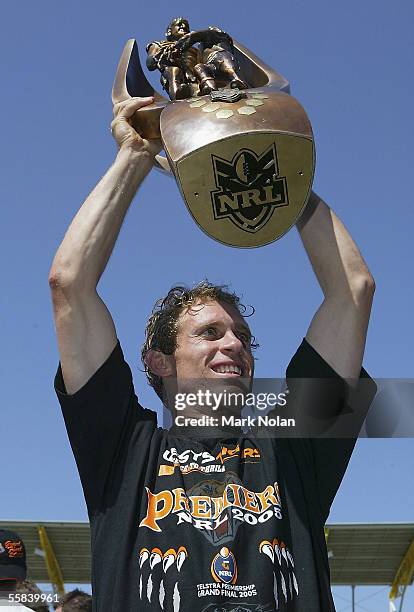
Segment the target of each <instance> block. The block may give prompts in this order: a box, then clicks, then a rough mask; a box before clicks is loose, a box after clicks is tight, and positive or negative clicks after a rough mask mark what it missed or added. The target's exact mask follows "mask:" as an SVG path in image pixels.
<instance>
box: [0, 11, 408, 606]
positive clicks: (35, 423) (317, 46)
mask: <svg viewBox="0 0 414 612" xmlns="http://www.w3.org/2000/svg"><path fill="white" fill-rule="evenodd" d="M413 12H414V11H413V5H412V3H409V2H408V0H402V1H401V2H399V3H391V2H382V1H379V2H378V1H377V2H374V0H365V1H363V2H361V1H358V0H349V1H348V2H346V3H343V2H341V3H339V2H327V1H324V0H314V1H313V2H311V3H310V2H303V1H299V0H291V1H290V2H289V3H287V2H285V3H282V2H280V3H275V2H272V1H270V0H262V1H261V2H260V4H253V3H248V2H245V1H244V2H242V3H240V4H239V5H236V4H234V3H223V2H217V0H212V1H211V2H209V3H205V8H204V6H203V5H202V3H190V2H188V1H185V2H175V3H174V8H173V9H171V3H168V2H166V1H161V2H160V1H153V2H148V3H146V4H145V5H143V3H138V2H132V1H131V0H124V2H123V3H121V4H118V5H117V6H116V7H115V5H114V4H113V3H110V2H107V1H101V2H99V3H98V2H97V1H96V0H91V1H90V2H88V3H87V4H85V3H83V2H82V3H81V2H80V1H79V0H74V1H72V2H71V3H57V2H52V1H50V0H44V1H43V2H40V3H25V4H23V5H22V4H21V3H20V4H19V3H17V4H12V3H8V4H7V5H6V6H5V7H4V8H3V18H2V25H3V33H2V35H1V37H0V45H1V47H2V49H1V57H2V60H3V66H4V68H3V96H2V102H3V122H2V137H3V147H1V149H0V156H1V167H2V170H3V181H2V191H3V197H2V217H3V222H2V230H3V231H2V240H1V243H0V248H1V261H2V281H3V282H2V286H3V291H2V295H1V301H0V309H1V310H0V315H1V322H2V334H1V337H2V347H3V354H4V357H3V360H2V364H1V366H0V381H1V388H2V392H3V399H2V411H1V432H2V437H1V438H2V439H1V457H2V459H3V464H6V465H8V466H9V467H8V470H9V471H10V468H11V469H12V474H13V484H12V487H9V488H8V493H7V495H5V494H4V490H3V495H2V496H1V497H2V499H1V508H0V517H1V518H10V519H12V518H13V519H32V520H37V519H39V520H51V519H54V520H82V519H85V518H86V511H85V506H84V502H83V498H82V491H81V488H80V484H79V481H78V477H77V474H76V471H75V466H74V461H73V458H72V456H71V452H70V449H69V445H68V442H67V438H66V433H65V431H64V427H63V422H62V418H61V415H60V412H59V408H58V404H57V401H56V399H55V396H54V394H53V390H52V380H53V375H54V371H55V367H56V363H57V358H58V357H57V349H56V342H55V338H54V330H53V323H52V316H51V307H50V300H49V292H48V285H47V275H48V270H49V267H50V263H51V260H52V257H53V254H54V252H55V250H56V248H57V246H58V244H59V242H60V240H61V239H62V237H63V235H64V232H65V229H66V227H67V225H68V223H69V222H70V220H71V218H72V217H73V215H74V214H75V212H76V210H77V209H78V207H79V206H80V205H81V203H82V201H83V200H84V198H85V197H86V195H87V194H88V192H89V191H90V190H91V189H92V187H93V186H94V184H95V183H96V182H97V180H98V179H99V178H100V177H101V176H102V174H103V173H104V172H105V170H106V169H107V167H108V166H109V165H110V164H111V162H112V160H113V158H114V155H115V144H114V143H113V141H112V138H111V134H110V131H109V124H110V119H111V103H110V91H111V87H112V80H113V77H114V74H115V70H116V66H117V62H118V59H119V56H120V53H121V51H122V48H123V45H124V43H125V42H126V40H127V39H128V38H137V40H138V43H139V48H140V51H141V54H142V53H143V52H144V47H145V45H146V43H147V42H149V41H151V40H154V39H159V38H160V37H161V36H162V34H163V32H164V31H165V27H166V25H167V23H168V22H169V20H170V18H172V17H174V16H179V15H183V16H187V17H188V18H189V19H190V22H191V25H192V27H194V28H200V27H204V26H207V25H210V24H211V25H218V26H220V27H222V28H223V29H225V30H227V31H228V32H229V33H231V34H232V35H233V37H234V38H236V39H238V40H240V42H242V43H243V44H244V45H246V46H247V47H250V48H251V49H252V50H253V51H254V52H255V53H256V54H257V55H259V56H260V57H262V58H263V59H264V60H265V61H266V62H267V63H268V64H270V65H272V66H273V67H275V68H276V69H277V70H278V71H279V72H281V73H282V74H283V75H284V76H285V77H286V78H288V79H289V81H290V82H291V87H292V93H293V95H295V96H296V97H297V98H298V99H299V100H300V102H301V103H302V104H303V106H304V107H305V109H306V111H307V113H308V115H309V117H310V119H311V122H312V125H313V129H314V134H315V141H316V151H317V167H316V175H315V181H314V188H315V190H316V191H317V192H318V193H320V195H321V196H322V197H323V198H324V199H325V200H326V201H327V202H328V203H329V204H330V205H331V206H332V207H333V208H334V209H335V211H336V212H337V214H338V215H339V216H340V217H341V218H342V219H343V221H344V222H345V224H346V225H347V227H348V228H349V229H350V231H351V233H352V235H353V236H354V238H355V240H356V242H357V243H358V245H359V246H360V248H361V250H362V253H363V255H364V257H365V259H366V261H367V263H368V265H369V267H370V269H371V271H372V273H373V275H374V277H375V280H376V284H377V292H376V296H375V303H374V308H373V313H372V320H371V325H370V330H369V334H368V340H367V348H366V354H365V360H364V363H365V367H366V368H367V369H368V370H369V371H370V372H371V374H372V375H374V376H376V377H386V378H394V377H395V378H410V377H413V369H414V368H413V361H412V343H413V325H412V312H413V309H414V296H413V284H412V240H411V233H412V228H413V221H414V219H413V216H414V215H413V207H412V183H411V181H412V177H413V156H412V142H413V123H412V121H411V116H412V103H413V85H412V78H411V75H412V56H413V37H412V23H413ZM150 79H151V80H152V82H153V83H154V84H157V86H158V76H157V75H154V74H152V75H150ZM205 277H207V278H209V279H210V280H212V281H216V282H227V283H230V284H231V286H232V287H233V288H234V289H235V290H236V291H238V292H241V293H242V294H243V296H244V301H245V302H246V303H248V304H253V305H254V306H255V307H256V314H255V316H254V318H253V320H252V326H253V329H254V331H255V334H256V335H257V337H258V339H259V341H260V343H261V348H260V349H259V352H258V361H257V366H256V373H257V375H258V376H262V377H271V376H278V375H281V374H282V373H283V372H284V368H285V366H286V364H287V362H288V361H289V359H290V357H291V355H292V354H293V352H294V351H295V349H296V348H297V345H298V344H299V342H300V341H301V338H302V337H303V336H304V334H305V333H306V329H307V326H308V324H309V321H310V319H311V317H312V315H313V313H314V312H315V310H316V308H317V307H318V305H319V303H320V300H321V293H320V290H319V288H318V285H317V283H316V280H315V278H314V276H313V273H312V270H311V268H310V265H309V263H308V261H307V259H306V255H305V253H304V251H303V249H302V247H301V244H300V241H299V239H298V236H297V232H296V230H293V231H291V232H290V233H289V234H288V235H287V236H286V237H284V238H283V239H282V240H281V241H279V242H277V243H274V244H272V245H269V246H267V247H264V248H262V249H255V250H236V249H231V248H227V247H225V246H223V245H220V244H218V243H216V242H213V241H212V240H211V239H209V238H207V236H205V235H204V234H203V233H202V232H201V231H200V230H199V229H198V228H197V227H196V226H195V224H194V223H193V221H192V220H191V219H190V217H189V215H188V213H187V211H186V208H185V206H184V203H183V202H182V200H181V197H180V195H179V192H178V188H177V187H176V185H175V183H174V181H172V180H171V179H169V178H168V177H164V176H162V175H161V174H159V173H157V172H153V173H152V174H151V175H150V176H149V177H148V178H147V179H146V181H145V183H144V184H143V186H142V188H141V190H140V191H139V194H138V196H137V197H136V199H135V201H134V203H133V205H132V207H131V209H130V211H129V213H128V216H127V219H126V222H125V224H124V227H123V229H122V232H121V236H120V238H119V241H118V244H117V246H116V249H115V251H114V253H113V256H112V258H111V261H110V263H109V266H108V269H107V271H106V273H105V276H104V278H103V279H102V282H101V286H100V291H101V295H102V297H103V298H104V299H105V301H106V302H107V304H108V306H109V308H110V310H111V312H112V314H113V317H114V319H115V322H116V325H117V331H118V336H119V338H120V339H121V342H122V345H123V348H124V352H125V354H126V356H127V359H128V361H129V363H130V365H131V367H132V369H133V372H134V379H135V383H136V387H137V391H138V393H139V395H140V397H141V400H142V403H143V404H144V405H146V406H148V407H151V408H154V407H156V406H157V400H156V398H155V395H154V394H153V392H152V391H151V390H150V389H149V388H148V387H147V385H146V381H145V378H144V376H143V374H142V372H141V371H140V369H139V367H140V366H139V361H138V355H139V347H140V345H141V343H142V340H143V330H144V324H145V321H146V318H147V317H148V315H149V313H150V310H151V307H152V304H153V302H154V301H155V299H156V298H157V297H159V296H161V295H163V294H164V293H165V291H166V290H167V289H168V288H169V287H170V286H172V285H173V284H175V283H182V282H184V283H192V282H194V281H197V280H200V279H202V278H205ZM413 447H414V445H413V441H412V439H398V440H383V439H379V440H360V441H359V443H358V446H357V449H356V451H355V453H354V455H353V458H352V460H351V463H350V466H349V469H348V472H347V474H346V477H345V479H344V482H343V484H342V488H341V490H340V492H339V494H338V496H337V498H336V501H335V503H334V506H333V509H332V513H331V516H330V521H332V522H359V521H361V522H365V521H369V522H374V521H395V522H397V521H404V522H412V521H413V509H414V494H413V489H412V485H411V483H412V474H413V471H414V453H413ZM385 491H386V492H387V495H384V492H385ZM411 590H412V589H411ZM372 592H374V591H372ZM342 595H343V592H342V591H341V592H338V595H337V603H338V610H344V611H345V610H346V609H350V608H347V607H346V606H347V604H346V603H345V602H344V601H342V600H340V598H339V597H340V596H342ZM410 597H411V599H410ZM410 602H411V606H412V607H414V598H413V593H410V592H409V593H408V595H407V597H406V602H405V606H406V608H405V609H407V610H408V609H410ZM363 605H364V608H362V607H361V608H360V609H361V610H362V609H365V610H380V609H384V610H385V609H386V591H385V592H382V593H381V594H379V595H377V596H375V597H372V598H371V599H368V600H366V601H365V602H364V604H363Z"/></svg>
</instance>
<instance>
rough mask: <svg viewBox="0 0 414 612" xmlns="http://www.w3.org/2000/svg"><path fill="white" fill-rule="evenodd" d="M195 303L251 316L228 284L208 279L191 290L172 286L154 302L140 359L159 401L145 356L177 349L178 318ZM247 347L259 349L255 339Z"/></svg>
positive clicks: (157, 381)
mask: <svg viewBox="0 0 414 612" xmlns="http://www.w3.org/2000/svg"><path fill="white" fill-rule="evenodd" d="M197 302H202V303H206V302H224V303H225V304H230V305H231V306H234V307H235V308H236V309H237V310H238V312H239V313H240V314H241V316H243V317H245V316H251V315H252V314H253V313H254V308H253V306H249V308H250V309H251V312H249V314H247V315H246V311H247V307H246V306H244V304H242V303H241V302H240V298H239V296H238V295H236V293H234V292H231V291H229V288H228V286H227V285H213V284H212V283H210V282H209V281H208V280H204V281H201V282H200V283H197V284H196V285H194V286H193V287H191V288H189V287H184V286H180V285H178V286H176V287H172V288H171V289H170V290H169V292H168V293H167V295H166V296H165V297H163V298H160V299H159V300H157V301H156V302H155V305H154V308H153V309H152V313H151V316H150V318H149V319H148V323H147V326H146V328H145V342H144V344H143V346H142V349H141V359H142V363H143V364H144V369H145V373H146V376H147V379H148V383H149V384H150V386H151V387H153V389H154V391H155V392H156V393H157V395H158V397H159V398H160V399H161V400H162V401H163V399H164V397H163V384H162V378H161V376H158V375H156V374H154V373H153V372H151V370H150V368H149V367H148V365H147V364H146V363H145V357H146V355H147V353H148V351H150V350H155V351H160V352H161V353H164V354H165V355H173V354H174V352H175V350H176V348H177V334H178V319H179V316H180V314H181V313H182V312H183V311H185V310H189V309H191V308H192V307H193V306H194V305H195V304H196V303H197ZM250 346H251V349H252V350H253V349H256V348H257V347H258V346H259V345H258V344H257V342H256V339H255V337H254V336H252V338H251V342H250Z"/></svg>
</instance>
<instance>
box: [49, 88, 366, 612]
mask: <svg viewBox="0 0 414 612" xmlns="http://www.w3.org/2000/svg"><path fill="white" fill-rule="evenodd" d="M151 102H152V98H146V99H139V98H134V99H132V100H130V101H128V102H123V103H120V104H117V105H116V106H115V108H114V120H113V122H112V132H113V135H114V137H115V139H116V141H117V144H118V146H119V152H118V154H117V157H116V160H115V162H114V164H113V165H112V167H111V168H110V169H109V171H108V172H107V174H106V175H105V176H104V178H103V179H102V180H101V181H100V182H99V184H98V185H97V186H96V188H95V189H94V190H93V191H92V193H91V194H90V196H89V197H88V198H87V200H86V201H85V203H84V204H83V206H82V207H81V208H80V210H79V212H78V213H77V215H76V216H75V218H74V220H73V221H72V223H71V225H70V227H69V229H68V231H67V233H66V236H65V238H64V240H63V242H62V244H61V246H60V247H59V249H58V251H57V253H56V256H55V259H54V262H53V264H52V269H51V272H50V286H51V290H52V298H53V305H54V313H55V322H56V330H57V337H58V345H59V352H60V358H61V367H60V368H59V371H58V374H57V377H56V383H55V384H56V389H57V393H58V396H59V400H60V402H61V405H62V408H63V414H64V418H65V422H66V426H67V429H68V433H69V437H70V442H71V445H72V449H73V451H74V455H75V458H76V462H77V465H78V469H79V472H80V477H81V481H82V485H83V489H84V493H85V498H86V502H87V507H88V513H89V517H90V522H91V533H92V587H93V595H94V604H93V605H94V610H105V611H106V610H111V611H118V610H119V611H121V610H122V611H125V610H140V611H141V610H142V611H145V610H165V611H170V610H171V611H174V612H177V611H179V610H181V611H187V610H192V611H193V610H194V612H195V611H197V612H199V611H203V612H212V611H213V610H214V611H216V610H220V611H228V612H230V611H233V612H235V611H236V610H245V611H247V610H249V611H250V610H255V611H256V612H259V611H262V612H264V611H265V610H266V611H268V612H270V611H272V610H283V611H286V610H289V611H292V610H295V612H299V611H300V612H317V611H318V612H319V611H320V610H322V611H328V610H329V611H332V610H333V609H334V607H333V602H332V597H331V593H330V589H329V568H328V559H327V552H326V546H325V540H324V534H323V526H324V522H325V520H326V518H327V516H328V513H329V507H330V505H331V503H332V500H333V498H334V495H335V493H336V491H337V488H338V486H339V484H340V481H341V479H342V476H343V473H344V471H345V469H346V465H347V463H348V460H349V457H350V454H351V452H352V448H353V445H354V443H355V441H354V440H353V439H342V440H329V439H324V440H322V439H314V440H279V439H277V438H276V437H275V436H271V437H266V438H264V437H263V438H261V437H259V436H256V435H255V434H250V433H249V432H247V433H246V434H242V433H241V432H240V431H239V432H238V433H235V432H234V431H232V432H231V434H229V433H228V432H226V431H224V432H221V435H220V437H219V438H217V437H214V434H212V435H211V437H207V438H205V437H203V435H202V433H201V432H199V433H200V435H198V430H197V429H194V428H193V429H191V431H190V432H189V431H188V430H184V431H182V432H181V435H180V432H177V428H175V429H174V428H173V429H172V430H171V431H166V430H163V429H157V427H156V415H155V413H154V412H152V411H150V410H145V409H143V408H142V407H141V406H139V404H138V401H137V399H136V396H135V394H134V390H133V387H132V378H131V373H130V370H129V368H128V366H127V364H126V363H125V361H124V360H123V356H122V351H121V348H120V346H119V344H118V341H117V336H116V331H115V325H114V322H113V320H112V318H111V315H110V313H109V311H108V309H107V308H106V306H105V304H104V303H103V301H102V299H101V298H100V297H99V295H98V293H97V284H98V281H99V279H100V277H101V275H102V273H103V271H104V269H105V267H106V264H107V261H108V259H109V257H110V254H111V252H112V249H113V247H114V244H115V241H116V239H117V237H118V233H119V231H120V228H121V225H122V222H123V219H124V216H125V214H126V212H127V209H128V207H129V205H130V203H131V201H132V199H133V197H134V195H135V192H136V190H137V188H138V186H139V185H140V183H141V182H142V180H143V179H144V177H145V176H146V175H147V174H148V172H149V171H150V169H151V167H152V164H153V158H154V156H155V155H156V154H157V153H158V151H159V148H160V143H156V142H150V141H147V140H144V139H142V138H141V137H140V136H139V134H137V133H136V132H135V131H134V130H133V129H132V127H131V125H130V123H129V120H130V118H131V117H132V115H133V114H134V112H135V111H136V110H138V109H139V108H142V107H143V106H145V105H147V104H150V103H151ZM297 227H298V230H299V232H300V235H301V238H302V241H303V244H304V247H305V249H306V251H307V254H308V256H309V258H310V260H311V263H312V266H313V269H314V271H315V274H316V276H317V278H318V281H319V283H320V285H321V287H322V290H323V293H324V301H323V303H322V305H321V306H320V308H319V310H318V311H317V312H316V314H315V316H314V318H313V320H312V322H311V325H310V327H309V330H308V332H307V334H306V339H305V340H304V341H303V343H302V345H301V347H300V348H299V350H298V352H297V353H296V355H295V356H294V358H293V359H292V361H291V363H290V365H289V368H288V372H287V375H288V379H291V380H292V381H294V380H295V379H300V378H302V377H304V378H305V377H306V378H308V379H311V385H312V379H315V378H326V379H329V380H330V381H333V383H334V385H333V388H332V386H330V387H329V392H328V394H327V396H326V402H325V403H326V405H327V407H328V418H329V417H330V415H331V414H333V415H336V414H337V413H338V412H339V411H340V410H342V408H341V407H342V406H343V405H344V403H345V402H346V401H347V396H348V392H349V388H350V387H353V391H352V394H353V395H354V396H355V395H358V392H359V391H358V390H359V384H358V378H359V376H360V374H361V362H362V356H363V352H364V346H365V338H366V331H367V326H368V320H369V314H370V309H371V303H372V297H373V292H374V282H373V279H372V277H371V275H370V273H369V271H368V269H367V267H366V265H365V263H364V261H363V259H362V257H361V255H360V253H359V251H358V249H357V247H356V245H355V244H354V242H353V241H352V238H351V237H350V236H349V234H348V232H347V231H346V229H345V227H344V226H343V224H342V223H341V221H340V220H339V219H338V218H337V217H336V216H335V214H334V213H333V212H332V211H331V210H330V209H329V208H328V206H327V205H326V204H325V203H324V202H322V200H321V199H320V198H318V197H317V196H316V195H315V194H312V195H311V198H310V202H309V205H308V208H307V212H306V213H305V214H304V215H303V216H302V218H301V220H300V222H299V223H298V224H297ZM252 344H254V343H252V336H251V332H250V329H249V326H248V325H247V323H246V321H245V320H244V318H243V316H242V308H241V307H240V304H239V301H238V299H237V297H235V296H234V295H232V294H230V293H229V292H228V291H226V290H225V289H223V288H220V287H219V288H217V287H212V286H210V285H208V284H202V285H201V286H199V287H198V288H196V289H194V290H185V289H182V288H176V289H174V290H173V291H171V292H170V293H169V295H168V296H167V298H166V299H165V300H163V301H161V303H159V304H158V306H157V308H156V309H155V311H154V314H153V316H152V317H151V319H150V321H149V324H148V326H147V332H146V342H145V345H144V349H143V356H144V360H145V364H146V368H147V371H148V374H149V378H150V382H151V383H152V384H153V386H154V388H155V390H156V391H157V393H158V394H159V395H160V397H161V398H162V399H163V401H164V402H165V403H167V404H168V401H169V400H168V387H169V383H170V382H171V381H172V382H173V383H174V384H175V386H176V387H177V388H178V389H180V390H186V391H191V390H192V386H193V384H192V383H191V381H194V380H198V381H200V380H201V381H202V382H203V381H204V382H205V381H207V384H209V382H210V381H212V382H214V383H215V384H216V383H220V384H222V383H223V381H224V382H225V383H226V384H227V383H228V384H229V385H231V386H235V387H237V386H238V385H240V384H242V382H241V381H242V379H244V380H249V379H250V378H251V377H252V374H253V358H252V352H251V350H252ZM362 375H365V376H366V374H365V373H364V372H362ZM345 380H347V381H348V382H349V385H348V384H347V383H346V382H345ZM292 386H293V390H294V391H295V389H298V386H297V385H296V386H295V384H294V382H293V385H292ZM301 390H302V391H303V389H301V387H300V385H299V393H297V396H298V397H299V396H301V397H302V400H303V398H305V399H304V406H303V411H304V412H306V409H307V402H308V400H307V394H306V392H305V393H302V394H301ZM305 391H306V389H305ZM299 399H300V398H299ZM309 402H310V403H311V400H309ZM191 410H192V411H193V413H194V414H197V413H200V412H202V411H203V409H201V408H200V410H198V407H197V405H195V406H194V405H193V406H192V407H191ZM204 410H205V409H204ZM203 433H204V434H205V432H203Z"/></svg>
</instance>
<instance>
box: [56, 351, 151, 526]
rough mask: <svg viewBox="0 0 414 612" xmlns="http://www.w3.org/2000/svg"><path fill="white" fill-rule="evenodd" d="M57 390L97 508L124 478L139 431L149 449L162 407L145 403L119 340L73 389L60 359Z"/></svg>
mask: <svg viewBox="0 0 414 612" xmlns="http://www.w3.org/2000/svg"><path fill="white" fill-rule="evenodd" d="M55 390H56V394H57V397H58V399H59V402H60V405H61V408H62V412H63V418H64V421H65V425H66V429H67V432H68V436H69V441H70V444H71V447H72V451H73V454H74V456H75V460H76V464H77V467H78V470H79V475H80V478H81V482H82V487H83V491H84V494H85V499H86V503H87V506H88V512H89V514H91V513H94V512H95V511H98V510H99V509H101V507H102V504H103V503H104V502H105V496H106V495H107V494H109V493H111V486H112V483H113V482H114V481H117V482H119V478H118V477H119V471H120V470H122V464H123V462H124V461H125V455H126V453H127V451H128V446H129V443H130V440H131V437H132V436H133V435H134V436H135V437H136V436H137V435H138V436H139V438H140V439H141V440H142V444H143V449H142V450H143V453H144V452H145V448H146V446H148V444H149V441H150V439H151V435H150V434H151V433H152V432H153V431H154V430H155V428H156V423H157V417H156V413H155V412H152V411H151V410H146V409H144V408H142V407H141V406H140V405H139V403H138V400H137V397H136V395H135V393H134V387H133V382H132V374H131V370H130V368H129V366H128V364H127V363H126V362H125V360H124V356H123V353H122V349H121V347H120V345H119V343H118V344H117V346H116V347H115V348H114V350H113V352H112V353H111V355H110V356H109V357H108V359H107V360H106V362H105V363H104V364H103V365H102V366H101V367H100V368H99V369H98V370H97V371H96V372H95V374H94V375H93V376H92V378H90V379H89V381H88V382H87V383H86V384H85V385H84V386H83V387H82V388H81V389H79V390H78V391H77V392H76V393H74V394H73V395H68V394H67V393H66V389H65V384H64V381H63V377H62V370H61V367H60V365H59V367H58V371H57V374H56V377H55ZM137 429H138V431H137ZM112 493H113V491H112Z"/></svg>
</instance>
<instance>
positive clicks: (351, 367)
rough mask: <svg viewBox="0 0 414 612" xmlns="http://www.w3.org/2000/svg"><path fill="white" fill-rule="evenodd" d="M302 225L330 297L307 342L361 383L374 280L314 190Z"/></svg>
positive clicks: (342, 373) (303, 236) (302, 233)
mask: <svg viewBox="0 0 414 612" xmlns="http://www.w3.org/2000/svg"><path fill="white" fill-rule="evenodd" d="M297 227H298V230H299V233H300V236H301V239H302V242H303V245H304V247H305V250H306V252H307V254H308V257H309V259H310V262H311V264H312V267H313V270H314V272H315V274H316V276H317V279H318V281H319V284H320V286H321V289H322V291H323V294H324V300H323V302H322V304H321V306H320V308H319V309H318V311H317V312H316V314H315V316H314V317H313V319H312V322H311V324H310V327H309V329H308V332H307V334H306V339H307V341H308V342H309V344H311V345H312V346H313V348H314V349H315V350H316V351H317V352H318V353H319V354H320V355H321V357H323V359H325V361H326V362H327V363H329V365H330V366H331V367H332V368H333V369H334V370H335V371H336V372H337V373H338V374H339V375H340V376H341V377H342V378H347V379H357V378H358V377H359V372H360V369H361V364H362V358H363V354H364V348H365V339H366V334H367V329H368V321H369V316H370V312H371V304H372V298H373V295H374V290H375V283H374V280H373V278H372V276H371V274H370V272H369V270H368V268H367V265H366V263H365V262H364V260H363V258H362V255H361V253H360V252H359V250H358V247H357V246H356V244H355V243H354V241H353V240H352V238H351V236H350V235H349V233H348V231H347V230H346V228H345V226H344V225H343V223H342V222H341V220H340V219H338V217H337V216H336V215H335V213H334V212H333V211H332V210H331V209H330V208H329V206H327V205H326V204H325V202H323V201H322V200H321V198H319V196H317V195H316V194H315V193H313V192H312V195H311V197H310V200H309V203H308V206H307V208H306V210H305V212H304V214H303V215H302V217H301V218H300V219H299V221H298V223H297Z"/></svg>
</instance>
